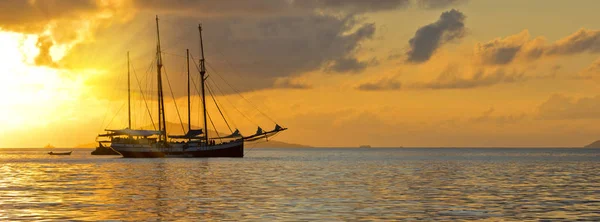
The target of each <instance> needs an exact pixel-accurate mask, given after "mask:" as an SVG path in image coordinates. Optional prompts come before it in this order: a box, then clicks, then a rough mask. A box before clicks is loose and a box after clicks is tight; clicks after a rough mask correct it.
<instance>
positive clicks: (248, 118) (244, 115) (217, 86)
mask: <svg viewBox="0 0 600 222" xmlns="http://www.w3.org/2000/svg"><path fill="white" fill-rule="evenodd" d="M208 80H209V81H211V82H213V85H215V86H216V88H217V90H219V91H220V92H221V94H225V93H223V91H222V90H221V89H220V88H219V85H217V84H216V83H215V82H214V81H213V80H212V79H208ZM225 100H226V101H227V102H228V103H229V104H231V106H232V107H233V108H234V109H235V110H236V111H238V113H240V114H242V116H243V117H244V118H246V119H247V120H248V121H250V122H251V123H252V124H254V125H255V126H259V125H258V124H257V123H256V122H254V121H252V119H250V117H248V116H247V115H246V114H244V112H242V111H240V110H239V109H238V108H237V107H236V106H235V105H234V104H233V102H231V101H230V100H229V99H227V97H225Z"/></svg>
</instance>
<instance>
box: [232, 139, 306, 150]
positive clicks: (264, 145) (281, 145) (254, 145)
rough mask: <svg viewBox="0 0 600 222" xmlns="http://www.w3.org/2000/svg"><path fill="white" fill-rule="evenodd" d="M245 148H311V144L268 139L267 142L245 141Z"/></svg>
mask: <svg viewBox="0 0 600 222" xmlns="http://www.w3.org/2000/svg"><path fill="white" fill-rule="evenodd" d="M244 146H245V147H246V148H311V146H307V145H302V144H295V143H286V142H281V141H277V140H269V141H267V142H254V143H247V144H245V145H244Z"/></svg>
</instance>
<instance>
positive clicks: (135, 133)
mask: <svg viewBox="0 0 600 222" xmlns="http://www.w3.org/2000/svg"><path fill="white" fill-rule="evenodd" d="M106 131H107V132H110V133H109V134H106V136H120V135H126V136H153V135H160V134H161V131H158V130H132V129H120V130H109V129H107V130H106ZM101 136H102V135H101Z"/></svg>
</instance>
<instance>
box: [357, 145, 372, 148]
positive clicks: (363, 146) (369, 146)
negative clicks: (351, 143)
mask: <svg viewBox="0 0 600 222" xmlns="http://www.w3.org/2000/svg"><path fill="white" fill-rule="evenodd" d="M358 148H371V145H360V146H359V147H358Z"/></svg>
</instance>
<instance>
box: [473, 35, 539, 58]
mask: <svg viewBox="0 0 600 222" xmlns="http://www.w3.org/2000/svg"><path fill="white" fill-rule="evenodd" d="M529 38H530V35H529V31H527V30H523V31H522V32H520V33H518V34H516V35H511V36H508V37H506V38H497V39H494V40H492V41H489V42H487V43H483V44H482V43H478V44H477V46H476V47H475V54H476V55H477V56H479V57H480V58H481V60H482V62H483V63H485V64H492V65H504V64H508V63H511V62H512V61H513V60H514V59H515V57H516V56H517V53H519V52H520V51H521V49H522V48H523V47H524V46H525V45H526V44H527V43H528V42H529Z"/></svg>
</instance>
